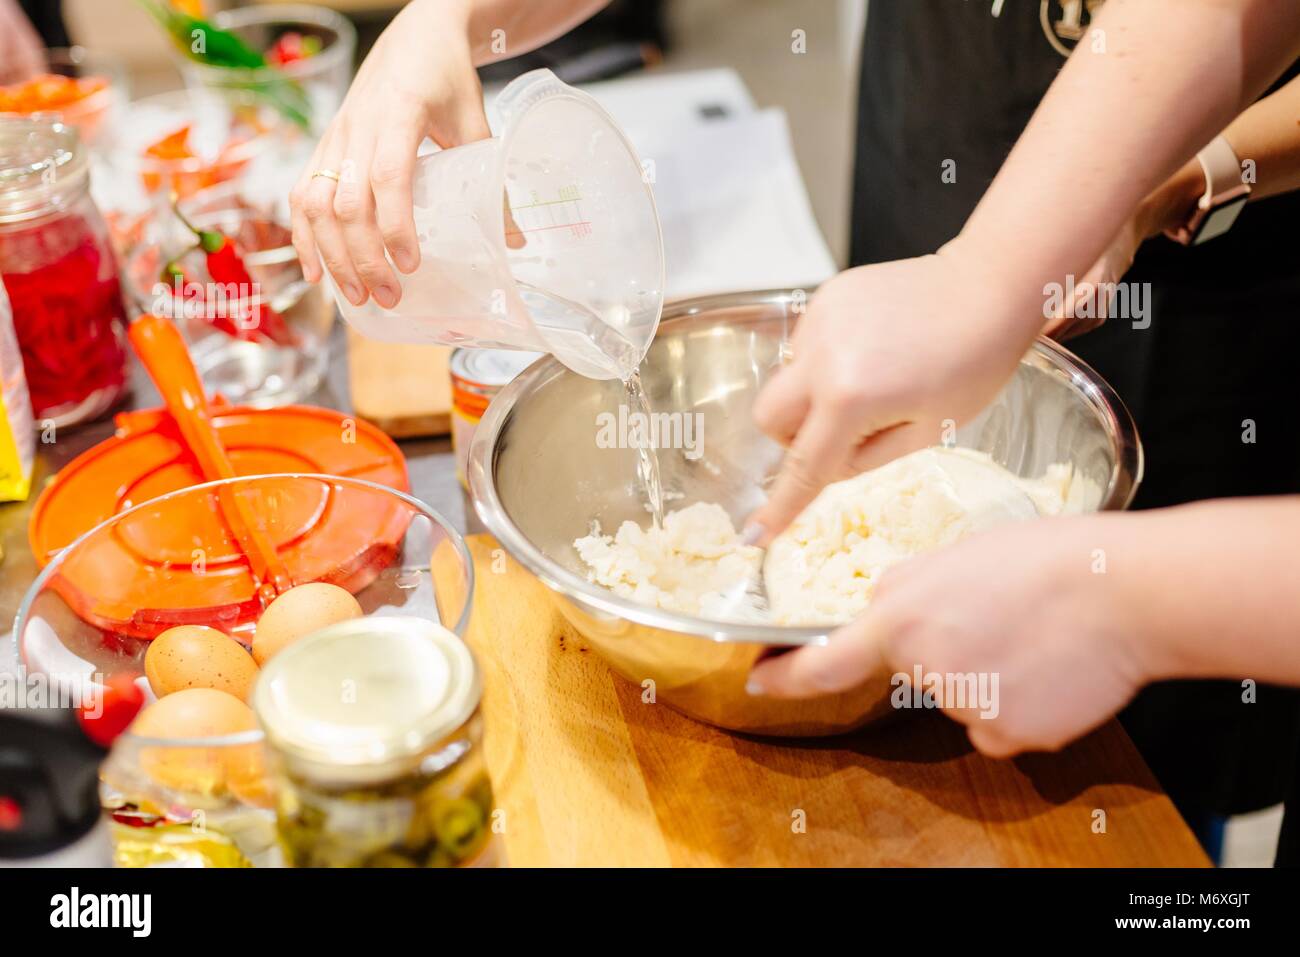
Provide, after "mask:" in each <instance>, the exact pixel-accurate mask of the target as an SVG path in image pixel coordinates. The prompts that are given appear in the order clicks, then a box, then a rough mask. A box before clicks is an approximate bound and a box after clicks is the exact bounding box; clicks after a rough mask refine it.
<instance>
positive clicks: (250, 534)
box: [128, 314, 293, 605]
mask: <svg viewBox="0 0 1300 957" xmlns="http://www.w3.org/2000/svg"><path fill="white" fill-rule="evenodd" d="M128 335H129V336H130V338H131V344H132V345H133V346H135V351H136V354H137V355H138V356H139V357H140V361H141V362H143V363H144V367H145V370H146V371H147V372H148V373H149V377H150V378H151V379H153V381H154V384H155V385H156V386H157V387H158V391H159V393H161V395H162V399H163V402H164V404H166V406H167V411H168V412H169V413H171V416H172V418H173V419H174V420H175V421H176V425H177V428H179V429H180V433H181V437H182V438H183V439H184V440H185V444H186V445H187V446H189V449H190V452H191V453H192V454H193V455H194V458H195V460H196V461H197V462H198V465H199V468H200V470H201V471H202V473H203V478H204V479H205V480H207V481H210V482H212V481H217V480H218V479H225V478H234V477H235V476H236V475H238V473H237V472H236V471H235V469H234V466H232V465H231V464H230V459H229V457H228V456H227V455H226V450H225V447H224V446H223V445H222V444H221V439H220V438H219V437H218V436H217V430H216V428H215V426H213V424H212V418H211V415H210V413H209V410H208V402H207V398H206V397H205V396H204V394H203V384H202V382H200V380H199V373H198V370H197V369H195V368H194V363H193V361H192V360H191V359H190V354H189V350H188V349H187V348H186V346H185V340H184V339H182V338H181V334H180V331H179V330H178V329H177V328H176V327H175V326H174V325H173V324H172V323H171V322H170V321H169V320H167V319H164V318H163V317H161V316H156V315H152V314H146V315H143V316H141V317H140V318H139V319H137V320H135V322H133V323H131V327H130V329H129V330H128ZM221 502H222V512H223V516H224V518H225V520H226V523H227V524H228V525H229V526H230V531H231V533H232V534H233V535H234V537H235V540H236V541H237V542H238V543H239V547H240V548H241V549H242V550H243V552H244V555H245V557H247V558H248V562H249V567H250V570H251V572H252V574H253V577H254V578H255V579H256V580H257V583H258V595H259V597H260V598H261V600H262V604H263V605H266V604H269V603H270V602H271V601H272V600H274V598H275V597H276V596H277V595H280V594H282V593H284V592H285V591H288V590H289V588H291V587H292V586H293V580H292V578H290V576H289V572H288V569H286V568H285V566H284V562H283V561H281V559H280V556H279V554H278V553H277V552H276V550H275V546H274V545H272V544H271V542H270V540H269V539H268V538H267V537H266V535H265V533H264V532H263V531H262V530H261V529H259V528H258V525H257V519H256V517H255V516H254V515H253V513H252V511H251V510H250V509H249V507H248V503H247V502H245V501H244V500H243V499H242V498H241V497H240V496H239V494H238V493H237V492H236V491H234V490H232V489H229V488H227V489H223V490H222V493H221Z"/></svg>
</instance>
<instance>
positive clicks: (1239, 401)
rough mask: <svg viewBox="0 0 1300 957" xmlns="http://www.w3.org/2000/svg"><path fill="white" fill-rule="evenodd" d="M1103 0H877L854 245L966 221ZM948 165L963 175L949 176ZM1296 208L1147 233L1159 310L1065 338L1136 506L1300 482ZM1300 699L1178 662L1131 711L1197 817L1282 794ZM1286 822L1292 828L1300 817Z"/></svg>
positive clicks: (877, 244)
mask: <svg viewBox="0 0 1300 957" xmlns="http://www.w3.org/2000/svg"><path fill="white" fill-rule="evenodd" d="M1097 6H1100V4H1098V3H1092V2H1089V3H1082V2H1080V3H1073V2H1066V3H1062V2H1060V0H1045V2H1040V0H1005V2H1003V3H1001V4H998V3H996V2H994V0H872V2H871V4H870V6H869V10H868V15H867V30H866V38H865V41H864V43H863V51H862V78H861V89H860V95H859V105H858V140H857V144H858V149H857V161H856V164H855V169H854V190H853V193H854V195H853V226H852V244H851V251H850V257H851V260H852V264H853V265H861V264H864V263H872V262H883V261H887V260H891V259H898V258H901V257H908V256H917V255H922V254H925V253H930V252H934V251H935V250H936V249H937V248H939V246H941V245H943V243H945V242H947V241H948V240H949V239H951V238H952V237H953V236H955V235H956V234H957V233H958V232H959V231H960V229H961V227H962V225H963V223H964V222H965V221H966V218H967V217H968V216H969V215H970V213H971V211H972V210H973V209H974V207H975V205H976V203H977V202H978V200H979V199H980V197H981V196H982V195H983V193H984V191H985V189H986V188H987V187H988V185H989V183H990V182H991V181H992V179H993V176H994V175H995V174H996V173H997V171H998V169H999V168H1000V167H1001V165H1002V162H1003V160H1004V159H1005V158H1006V155H1007V153H1008V152H1009V151H1010V149H1011V147H1012V145H1013V144H1014V143H1015V141H1016V139H1017V138H1018V137H1019V136H1020V133H1021V131H1022V130H1023V129H1024V127H1025V124H1026V123H1027V122H1028V121H1029V118H1030V116H1031V114H1032V113H1033V111H1034V109H1035V108H1036V107H1037V105H1038V102H1039V100H1040V99H1041V97H1042V95H1043V94H1044V92H1046V90H1047V87H1048V86H1049V85H1050V84H1051V82H1052V80H1053V78H1054V77H1055V76H1056V73H1057V71H1058V70H1059V69H1060V68H1061V65H1062V64H1063V63H1064V58H1065V55H1066V54H1067V53H1068V51H1069V50H1070V49H1072V47H1073V44H1074V42H1076V41H1078V40H1079V39H1080V37H1083V36H1086V31H1087V29H1088V23H1089V18H1090V8H1093V7H1097ZM995 8H1000V9H999V11H998V16H996V17H995V16H994V15H993V14H994V10H995ZM1296 72H1297V71H1296V70H1295V69H1294V68H1293V69H1292V71H1291V72H1290V74H1289V75H1288V77H1286V78H1284V79H1283V80H1280V81H1279V84H1278V85H1280V84H1281V83H1282V82H1285V80H1286V79H1289V78H1290V76H1294V75H1295V73H1296ZM1079 148H1080V149H1081V150H1105V148H1106V144H1105V143H1081V144H1079ZM948 161H953V162H955V167H953V166H952V165H951V164H948ZM945 164H948V165H947V166H945ZM945 168H947V169H955V172H956V182H945V181H944V179H945V177H942V176H941V172H942V171H943V170H944V169H945ZM949 178H950V177H949ZM1079 201H1080V203H1086V202H1087V201H1088V198H1087V197H1086V196H1083V197H1080V198H1079ZM1071 216H1072V211H1071V209H1070V208H1069V207H1063V208H1062V209H1061V210H1059V218H1058V219H1057V220H1056V221H1053V220H1052V219H1050V218H1049V219H1046V220H1045V222H1044V228H1062V229H1068V228H1069V222H1070V219H1071ZM1298 228H1300V195H1297V194H1292V195H1289V196H1281V197H1276V198H1273V199H1269V200H1263V201H1260V202H1257V203H1252V204H1250V205H1249V206H1247V207H1246V209H1245V211H1243V213H1242V214H1241V216H1240V217H1239V218H1238V220H1237V222H1236V224H1235V225H1234V227H1233V228H1232V230H1231V231H1230V232H1228V233H1227V234H1226V235H1224V236H1222V237H1219V238H1217V239H1214V240H1211V241H1210V242H1207V243H1205V244H1204V245H1202V246H1198V247H1193V248H1190V249H1188V248H1184V247H1182V246H1179V245H1177V244H1175V243H1172V242H1169V241H1167V240H1165V239H1163V238H1161V239H1156V240H1153V241H1151V242H1148V243H1147V244H1146V245H1145V246H1144V247H1143V249H1142V251H1141V252H1140V253H1139V255H1138V258H1137V261H1136V262H1135V263H1134V266H1133V269H1132V271H1131V272H1130V273H1129V274H1128V276H1126V277H1125V278H1126V280H1129V281H1134V282H1150V283H1151V284H1152V293H1153V299H1152V307H1151V326H1150V328H1147V329H1134V328H1133V327H1132V323H1131V322H1129V321H1127V320H1113V321H1111V322H1109V323H1107V324H1106V325H1104V326H1103V327H1102V328H1101V329H1099V330H1097V331H1096V332H1093V333H1090V334H1088V335H1086V336H1083V337H1080V338H1078V339H1075V340H1072V341H1071V342H1070V348H1071V349H1073V350H1074V351H1076V352H1077V353H1078V354H1079V355H1080V356H1081V357H1082V358H1083V359H1084V360H1085V361H1086V362H1088V363H1089V364H1090V365H1092V366H1093V367H1095V368H1096V369H1097V370H1098V371H1099V372H1100V373H1101V374H1102V376H1104V377H1105V378H1106V379H1107V381H1109V382H1110V383H1111V384H1112V385H1113V386H1114V387H1115V388H1116V390H1117V391H1118V392H1119V394H1120V395H1121V396H1123V397H1124V400H1125V401H1126V403H1127V404H1128V405H1129V407H1130V409H1131V410H1132V411H1133V414H1134V417H1135V419H1136V420H1137V423H1138V427H1139V431H1140V433H1141V435H1142V440H1143V443H1144V445H1145V449H1146V456H1147V459H1146V478H1145V480H1144V482H1143V484H1142V487H1141V489H1140V491H1139V494H1138V498H1137V501H1136V503H1135V507H1137V508H1153V507H1158V506H1164V505H1174V504H1178V503H1181V502H1188V501H1193V500H1197V499H1205V498H1221V497H1227V496H1239V495H1267V494H1280V493H1294V492H1300V434H1298V430H1297V429H1296V427H1295V425H1294V416H1295V408H1296V404H1295V395H1294V389H1293V386H1292V383H1293V382H1294V380H1295V371H1294V362H1295V357H1296V356H1297V355H1300V315H1298V313H1300V307H1298V306H1297V303H1300V253H1298V252H1297V246H1298V244H1297V242H1296V239H1295V235H1296V230H1297V229H1298ZM1024 241H1025V242H1026V243H1032V242H1033V241H1034V238H1033V236H1032V235H1030V236H1026V237H1024ZM1007 253H1008V254H1009V255H1014V254H1015V250H1008V251H1007ZM1245 420H1251V421H1253V422H1254V429H1255V435H1256V441H1255V442H1254V443H1253V444H1252V443H1246V442H1243V441H1242V436H1243V430H1244V429H1245V428H1246V425H1245V424H1244V423H1245ZM1279 544H1281V543H1279ZM1206 560H1207V561H1212V560H1213V555H1212V553H1211V552H1210V551H1209V550H1208V549H1207V553H1206ZM1298 702H1300V696H1298V694H1297V692H1296V691H1294V690H1291V689H1278V688H1272V687H1260V688H1259V689H1258V701H1257V703H1255V704H1244V703H1243V702H1242V688H1241V686H1240V685H1239V684H1238V683H1236V682H1212V681H1198V682H1171V683H1167V684H1161V685H1155V686H1153V687H1151V688H1148V689H1147V690H1145V691H1144V692H1143V693H1142V694H1141V695H1140V696H1139V697H1138V698H1137V700H1136V701H1134V702H1133V704H1132V705H1130V706H1129V708H1127V709H1126V710H1125V712H1124V713H1123V715H1122V716H1121V718H1122V720H1123V722H1124V725H1125V727H1126V728H1127V730H1128V732H1129V734H1130V735H1131V736H1132V737H1133V739H1134V741H1135V742H1136V743H1137V745H1138V747H1139V749H1140V750H1141V751H1142V754H1143V755H1144V757H1145V758H1146V759H1147V761H1148V763H1149V764H1150V765H1151V767H1152V769H1153V770H1154V771H1155V773H1156V775H1157V777H1158V778H1159V779H1160V781H1161V783H1162V785H1163V786H1164V787H1165V788H1166V789H1167V790H1168V791H1169V793H1170V796H1171V797H1172V798H1173V800H1174V802H1175V803H1176V804H1177V805H1178V806H1179V808H1180V810H1182V811H1183V813H1184V815H1186V816H1187V817H1188V820H1189V822H1191V823H1193V825H1194V826H1196V825H1198V824H1199V823H1201V821H1202V819H1203V818H1204V817H1205V816H1206V815H1210V814H1230V813H1237V812H1241V811H1247V810H1254V809H1257V808H1261V807H1267V806H1269V805H1271V804H1275V803H1277V802H1278V801H1281V800H1283V798H1284V797H1285V796H1286V791H1287V788H1288V786H1293V785H1292V781H1293V779H1294V778H1296V777H1297V775H1296V774H1295V771H1296V768H1297V766H1300V757H1298V756H1300V703H1298ZM1291 803H1292V807H1294V808H1295V809H1296V811H1297V812H1298V813H1300V802H1296V801H1293V802H1291ZM1293 818H1294V815H1293ZM1288 824H1289V825H1293V827H1289V828H1288V837H1290V836H1291V835H1292V834H1294V833H1295V832H1296V831H1297V830H1300V826H1294V825H1296V824H1297V822H1296V821H1295V820H1294V819H1293V820H1292V821H1290V822H1288ZM1291 843H1292V844H1294V843H1296V842H1294V841H1292V842H1291Z"/></svg>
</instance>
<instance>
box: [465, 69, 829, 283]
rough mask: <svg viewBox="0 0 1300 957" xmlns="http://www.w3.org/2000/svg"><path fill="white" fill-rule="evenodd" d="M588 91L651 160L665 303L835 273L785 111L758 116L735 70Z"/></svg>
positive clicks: (643, 77) (609, 83) (657, 76)
mask: <svg viewBox="0 0 1300 957" xmlns="http://www.w3.org/2000/svg"><path fill="white" fill-rule="evenodd" d="M583 89H584V90H585V91H586V92H588V93H590V94H591V95H592V96H594V97H595V98H596V99H597V100H599V101H600V103H601V105H602V106H604V107H605V109H607V110H609V112H610V114H611V115H612V116H613V117H614V119H615V120H616V121H617V122H618V123H619V125H620V126H621V127H622V128H623V130H624V131H625V132H626V133H627V135H628V138H629V139H631V140H632V142H633V144H634V145H635V146H636V148H637V152H638V153H639V154H640V156H641V158H642V160H647V161H650V163H652V164H653V166H652V173H653V176H654V193H655V201H656V203H657V204H658V207H659V217H660V220H661V222H662V224H663V231H664V250H665V255H666V259H667V262H666V263H665V273H666V282H667V297H668V298H669V299H680V298H684V297H687V296H698V295H705V294H708V293H716V292H731V291H737V290H751V289H771V288H777V287H785V286H788V287H800V288H806V287H809V286H813V285H816V284H817V283H819V282H822V281H823V280H825V279H827V278H829V277H830V276H832V275H833V274H834V273H835V262H834V260H833V259H832V257H831V254H830V250H829V249H828V248H827V246H826V241H825V239H824V238H823V237H822V234H821V231H820V229H819V228H818V226H817V222H816V220H815V219H814V217H813V214H812V206H811V204H810V203H809V201H808V193H807V190H806V189H805V187H804V183H803V177H802V176H801V175H800V173H799V167H798V164H797V163H796V162H795V158H794V149H793V146H792V145H791V142H790V132H789V128H788V127H787V125H786V122H785V114H784V113H783V112H782V111H781V110H779V109H767V110H762V111H755V108H754V102H753V98H752V97H751V96H750V94H749V91H748V90H747V89H746V88H745V85H744V83H743V82H742V81H741V79H740V76H739V75H738V74H737V73H736V72H735V71H734V70H731V69H716V70H692V71H687V72H683V73H660V72H650V73H641V74H637V75H635V76H631V77H625V78H622V79H617V80H606V81H603V82H600V83H591V84H587V85H585V86H584V87H583ZM493 92H494V91H493ZM492 99H493V94H492V93H489V95H488V102H489V109H490V107H491V101H492Z"/></svg>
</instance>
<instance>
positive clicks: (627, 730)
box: [469, 535, 1209, 867]
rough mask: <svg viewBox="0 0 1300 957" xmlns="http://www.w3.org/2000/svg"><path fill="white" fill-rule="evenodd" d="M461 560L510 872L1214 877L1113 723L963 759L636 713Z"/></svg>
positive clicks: (934, 746) (529, 584)
mask: <svg viewBox="0 0 1300 957" xmlns="http://www.w3.org/2000/svg"><path fill="white" fill-rule="evenodd" d="M469 545H470V549H471V551H472V553H473V555H474V561H475V573H476V577H477V587H476V594H475V604H474V612H473V620H472V624H471V627H470V632H469V643H470V644H471V646H472V647H473V649H474V651H475V653H476V655H477V656H478V660H479V663H480V665H481V667H482V669H483V673H484V689H485V690H484V698H483V710H484V718H485V723H486V728H487V732H486V733H487V740H486V752H487V759H488V764H489V768H490V771H491V775H492V780H493V786H494V788H495V791H496V797H497V802H498V805H499V807H500V809H501V810H502V811H504V814H503V815H502V816H501V817H500V819H499V820H500V826H501V828H502V831H501V840H502V842H503V845H504V850H505V854H506V857H507V860H508V862H509V863H510V864H512V865H515V866H566V865H580V866H589V865H602V866H610V865H613V866H618V865H638V866H657V865H739V866H769V865H794V866H894V865H900V866H905V865H931V866H941V865H966V866H984V865H1004V866H1065V865H1080V866H1102V867H1104V866H1123V867H1132V866H1171V865H1179V866H1205V865H1207V864H1208V863H1209V862H1208V860H1207V858H1206V857H1205V855H1204V854H1203V853H1202V852H1201V850H1200V847H1199V846H1198V844H1197V843H1196V840H1195V838H1194V837H1193V836H1192V834H1191V832H1190V831H1189V830H1188V829H1187V827H1186V826H1185V825H1184V823H1183V821H1182V819H1181V818H1180V817H1179V816H1178V813H1177V812H1176V811H1175V810H1174V807H1173V805H1172V804H1171V803H1170V801H1169V799H1168V798H1167V797H1166V796H1165V795H1164V794H1163V793H1162V792H1161V791H1160V789H1159V787H1158V785H1157V784H1156V782H1155V780H1154V779H1153V777H1152V776H1151V773H1150V771H1148V770H1147V768H1146V766H1145V765H1144V764H1143V762H1142V760H1141V758H1140V757H1139V756H1138V754H1137V752H1136V750H1135V749H1134V747H1133V744H1132V743H1131V742H1130V741H1129V739H1128V737H1127V736H1126V735H1125V734H1124V732H1123V730H1122V729H1121V728H1120V727H1119V725H1118V724H1117V723H1116V722H1114V721H1111V722H1109V723H1107V724H1106V725H1105V726H1104V727H1102V728H1101V729H1100V730H1098V731H1096V732H1095V733H1093V734H1091V735H1089V736H1088V737H1087V738H1085V739H1084V740H1082V741H1080V742H1078V743H1076V744H1075V745H1073V746H1072V747H1070V748H1068V749H1067V750H1065V751H1063V752H1061V753H1059V754H1055V755H1033V756H1029V757H1023V758H1019V759H1016V760H1015V761H993V760H990V759H987V758H984V757H982V756H980V755H978V754H976V753H975V752H973V751H972V750H971V748H970V746H969V745H968V744H967V743H966V739H965V736H964V734H963V733H962V732H961V731H960V729H959V728H958V726H957V725H955V724H953V723H952V722H950V721H948V720H947V719H946V718H944V717H943V716H942V715H939V714H935V713H917V714H909V715H907V716H904V717H900V718H899V719H897V720H895V721H893V722H891V723H888V724H885V725H881V726H877V727H875V728H871V729H867V730H864V731H861V732H858V733H855V734H853V735H849V736H845V737H841V738H834V739H822V740H804V741H793V740H786V741H769V740H761V739H757V738H748V737H742V736H738V735H732V734H729V733H727V732H724V731H719V730H717V729H715V728H711V727H707V726H705V725H701V724H698V723H696V722H694V721H691V720H690V719H688V718H685V717H683V716H681V715H679V714H677V713H676V712H674V711H672V710H671V709H670V708H668V707H667V706H666V705H664V704H647V703H643V701H642V698H641V689H640V688H639V687H637V686H634V685H632V684H630V683H628V682H625V681H623V680H622V679H621V678H619V677H618V676H616V675H614V674H612V673H611V672H610V671H609V669H608V668H606V667H605V665H604V664H603V663H602V662H601V661H600V659H599V658H598V657H597V656H596V653H595V652H593V651H590V650H589V649H588V648H587V647H586V646H585V645H584V643H583V641H582V639H580V638H579V637H578V635H577V634H576V633H575V632H574V631H573V629H572V628H571V627H569V625H568V624H567V623H566V622H565V621H564V619H563V618H562V617H561V615H560V614H559V613H558V611H556V610H555V607H554V604H553V602H552V600H551V598H550V595H549V593H548V592H547V591H546V589H545V587H544V586H543V585H541V584H540V583H539V582H538V581H537V580H536V579H535V578H533V577H532V576H531V575H530V574H529V573H528V572H526V571H524V570H523V569H522V568H521V567H520V566H518V565H516V564H515V563H514V562H513V561H512V560H510V559H509V558H507V557H506V555H505V553H504V551H502V550H501V549H500V547H499V546H498V545H497V544H496V542H495V541H494V540H493V539H491V538H489V537H487V536H481V535H480V536H471V538H470V540H469ZM1103 825H1104V830H1102V829H1101V828H1102V826H1103Z"/></svg>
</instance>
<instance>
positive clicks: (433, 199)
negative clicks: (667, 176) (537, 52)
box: [326, 70, 664, 379]
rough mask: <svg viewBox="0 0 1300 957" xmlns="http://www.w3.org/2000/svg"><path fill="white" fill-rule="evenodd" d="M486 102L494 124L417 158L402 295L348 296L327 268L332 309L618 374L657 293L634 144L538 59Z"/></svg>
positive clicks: (657, 269) (650, 204)
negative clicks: (492, 106)
mask: <svg viewBox="0 0 1300 957" xmlns="http://www.w3.org/2000/svg"><path fill="white" fill-rule="evenodd" d="M496 109H497V112H498V114H499V116H500V119H501V121H502V124H503V125H502V130H501V133H500V135H499V136H495V137H493V138H492V139H487V140H481V141H479V142H476V143H468V144H465V145H463V146H457V147H455V148H453V149H448V150H442V151H439V152H436V153H430V154H428V155H426V156H422V157H421V158H420V159H419V160H418V161H417V163H416V171H415V178H414V183H413V195H414V200H415V228H416V234H417V236H418V237H419V243H420V266H419V268H418V269H417V270H416V271H415V273H413V274H412V275H409V276H406V275H402V274H401V273H400V272H397V270H394V272H397V275H398V277H399V280H400V282H401V285H402V296H401V301H400V302H398V304H397V306H396V307H395V308H393V309H383V308H381V307H380V306H379V305H378V304H376V303H375V302H374V300H373V299H372V300H369V301H367V302H366V304H365V305H363V306H361V307H360V308H358V307H356V306H353V305H352V304H351V303H349V302H348V301H347V300H346V299H345V298H343V296H342V295H340V293H339V291H338V288H337V287H336V286H335V285H334V284H333V281H332V280H331V281H330V286H331V289H332V291H333V293H334V296H335V299H336V300H337V301H338V305H339V310H340V312H341V313H342V314H343V318H344V319H346V320H347V321H348V322H349V323H351V324H352V325H353V326H355V327H356V328H357V329H358V330H359V331H360V332H361V333H362V334H363V335H366V336H370V337H371V338H374V339H383V340H387V341H391V342H421V343H435V344H439V345H450V346H466V347H490V348H509V349H527V350H530V351H540V352H550V353H552V354H553V355H554V356H555V357H556V358H557V359H559V360H560V361H561V362H563V363H564V364H565V365H566V366H568V367H569V368H570V369H572V370H573V371H575V372H577V373H579V374H581V375H585V376H588V377H590V378H594V379H613V378H621V379H626V378H627V377H628V375H630V374H631V373H632V372H634V371H635V370H636V367H637V365H638V364H639V363H640V361H641V359H642V357H643V356H644V355H645V351H646V349H647V348H649V346H650V340H651V339H653V338H654V333H655V329H656V328H658V325H659V315H660V312H661V311H662V308H663V297H664V293H663V290H664V252H663V234H662V231H661V230H660V227H659V214H658V212H657V211H656V210H655V203H654V195H653V193H652V192H651V189H650V185H649V183H648V182H647V178H646V177H645V176H644V175H643V171H642V166H641V162H640V160H639V158H638V157H637V155H636V151H635V150H634V149H633V147H632V144H631V142H629V140H628V138H627V137H626V136H625V135H624V133H623V131H622V130H621V129H619V127H618V125H617V124H616V123H615V122H614V119H613V117H611V116H610V115H609V114H608V113H607V112H606V111H605V110H604V109H603V108H602V107H601V106H600V105H599V104H598V103H597V102H596V101H595V100H594V99H593V98H592V97H590V96H588V95H587V94H586V93H583V92H581V91H579V90H576V89H574V88H573V87H571V86H569V85H567V84H565V83H563V82H561V81H560V80H559V79H558V78H556V76H555V74H553V73H552V72H551V71H550V70H533V71H531V72H529V73H526V74H524V75H523V76H521V77H519V78H517V79H515V80H514V81H512V82H511V83H510V84H509V85H508V86H506V88H505V89H504V90H502V92H501V94H500V95H499V97H498V98H497V101H496ZM507 209H508V210H509V218H507V216H506V210H507ZM507 236H509V242H508V241H507ZM326 275H327V276H328V275H329V273H328V271H326Z"/></svg>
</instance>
